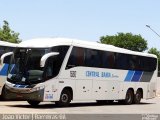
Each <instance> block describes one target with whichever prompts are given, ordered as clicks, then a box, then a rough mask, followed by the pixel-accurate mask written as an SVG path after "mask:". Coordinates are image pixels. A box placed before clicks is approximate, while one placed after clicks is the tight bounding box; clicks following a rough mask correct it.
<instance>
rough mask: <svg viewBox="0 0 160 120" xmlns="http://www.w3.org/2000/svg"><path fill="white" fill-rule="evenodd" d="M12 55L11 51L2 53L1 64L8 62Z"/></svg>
mask: <svg viewBox="0 0 160 120" xmlns="http://www.w3.org/2000/svg"><path fill="white" fill-rule="evenodd" d="M12 55H13V52H8V53H4V54H3V55H2V56H1V64H4V63H7V64H9V62H10V59H11V56H12Z"/></svg>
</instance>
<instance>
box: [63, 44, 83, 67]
mask: <svg viewBox="0 0 160 120" xmlns="http://www.w3.org/2000/svg"><path fill="white" fill-rule="evenodd" d="M75 66H84V49H83V48H79V47H73V49H72V52H71V54H70V57H69V60H68V63H67V67H66V69H69V68H72V67H75Z"/></svg>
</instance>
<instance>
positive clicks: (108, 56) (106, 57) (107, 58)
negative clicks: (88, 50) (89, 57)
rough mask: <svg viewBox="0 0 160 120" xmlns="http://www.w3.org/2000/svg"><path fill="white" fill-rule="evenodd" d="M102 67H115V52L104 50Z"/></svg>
mask: <svg viewBox="0 0 160 120" xmlns="http://www.w3.org/2000/svg"><path fill="white" fill-rule="evenodd" d="M101 59H102V67H103V68H114V67H115V53H113V52H107V51H102V57H101Z"/></svg>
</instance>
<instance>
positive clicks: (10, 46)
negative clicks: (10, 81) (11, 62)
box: [0, 41, 16, 100]
mask: <svg viewBox="0 0 160 120" xmlns="http://www.w3.org/2000/svg"><path fill="white" fill-rule="evenodd" d="M15 47H16V44H14V43H9V42H4V41H0V57H1V55H3V54H4V53H7V52H11V51H13V50H14V48H15ZM7 69H8V64H1V61H0V100H1V99H2V89H3V87H4V84H5V81H6V79H7V78H6V77H7Z"/></svg>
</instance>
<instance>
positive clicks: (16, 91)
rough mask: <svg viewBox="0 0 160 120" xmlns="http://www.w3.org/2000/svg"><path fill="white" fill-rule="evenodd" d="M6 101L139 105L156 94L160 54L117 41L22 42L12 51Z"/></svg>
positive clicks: (47, 40) (8, 55)
mask: <svg viewBox="0 0 160 120" xmlns="http://www.w3.org/2000/svg"><path fill="white" fill-rule="evenodd" d="M8 58H10V62H9V69H8V76H7V81H6V83H5V90H4V93H5V99H7V100H23V101H28V103H29V104H30V105H32V106H37V105H39V103H40V102H43V101H48V102H55V104H56V105H58V106H68V105H69V104H70V102H71V101H93V100H94V101H97V102H113V101H118V102H122V103H124V104H127V105H130V104H139V103H140V101H141V99H151V98H154V97H155V95H156V81H157V57H156V56H155V55H152V54H148V53H141V52H135V51H131V50H127V49H123V48H118V47H115V46H112V45H105V44H100V43H96V42H87V41H81V40H76V39H67V38H40V39H32V40H26V41H24V42H21V43H20V44H19V45H18V47H17V48H16V49H15V51H14V52H12V53H11V54H8V53H6V54H3V57H1V61H2V62H3V63H7V61H8Z"/></svg>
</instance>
